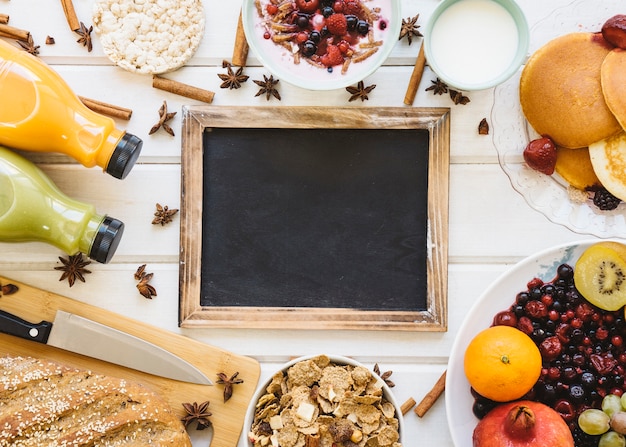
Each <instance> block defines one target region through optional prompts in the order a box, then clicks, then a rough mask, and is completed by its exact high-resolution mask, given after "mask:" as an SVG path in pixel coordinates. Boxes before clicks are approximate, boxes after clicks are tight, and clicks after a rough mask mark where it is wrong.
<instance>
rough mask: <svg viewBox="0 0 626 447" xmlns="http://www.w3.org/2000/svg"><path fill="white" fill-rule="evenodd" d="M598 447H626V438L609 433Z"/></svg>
mask: <svg viewBox="0 0 626 447" xmlns="http://www.w3.org/2000/svg"><path fill="white" fill-rule="evenodd" d="M598 447H626V438H624V435H620V434H619V433H616V432H614V431H608V432H606V433H605V434H603V435H602V436H601V437H600V441H599V442H598Z"/></svg>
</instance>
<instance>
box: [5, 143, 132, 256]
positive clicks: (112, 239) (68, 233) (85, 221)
mask: <svg viewBox="0 0 626 447" xmlns="http://www.w3.org/2000/svg"><path fill="white" fill-rule="evenodd" d="M123 232H124V223H123V222H122V221H120V220H118V219H114V218H112V217H109V216H106V215H101V214H97V213H96V210H95V208H94V206H93V205H90V204H87V203H83V202H80V201H78V200H74V199H72V198H70V197H68V196H66V195H65V194H63V193H62V192H61V191H60V190H59V189H58V188H57V186H56V185H55V184H54V183H53V182H52V180H50V178H49V177H48V176H47V175H46V174H45V173H44V172H43V171H42V170H41V169H39V168H38V167H37V166H36V165H35V164H33V163H31V162H30V161H29V160H26V159H25V158H24V157H22V156H20V155H18V154H17V153H15V152H14V151H11V150H9V149H7V148H4V147H1V146H0V242H34V241H38V242H44V243H47V244H50V245H53V246H55V247H57V248H60V249H61V250H63V251H65V252H66V253H67V254H70V255H74V254H76V253H78V252H81V253H85V254H86V255H87V256H89V257H90V258H91V259H93V260H95V261H98V262H101V263H104V264H105V263H107V262H109V261H110V260H111V258H112V257H113V254H114V253H115V250H116V249H117V246H118V244H119V243H120V239H121V237H122V234H123Z"/></svg>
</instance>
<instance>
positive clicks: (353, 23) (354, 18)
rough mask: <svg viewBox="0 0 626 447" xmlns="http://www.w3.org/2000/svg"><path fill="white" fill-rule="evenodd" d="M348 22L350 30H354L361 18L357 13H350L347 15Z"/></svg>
mask: <svg viewBox="0 0 626 447" xmlns="http://www.w3.org/2000/svg"><path fill="white" fill-rule="evenodd" d="M346 23H347V24H348V31H354V30H355V29H356V25H357V23H359V18H358V17H357V16H355V15H352V14H349V15H347V16H346Z"/></svg>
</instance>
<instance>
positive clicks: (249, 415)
mask: <svg viewBox="0 0 626 447" xmlns="http://www.w3.org/2000/svg"><path fill="white" fill-rule="evenodd" d="M320 355H322V354H320ZM318 356H319V355H307V356H303V357H298V358H296V359H293V360H291V361H290V362H288V363H286V364H285V365H283V367H282V368H280V369H279V370H278V371H277V372H279V371H282V372H285V371H287V370H288V369H289V368H291V367H292V366H293V365H295V364H296V363H299V362H301V361H304V360H309V359H312V358H315V357H318ZM327 356H328V357H329V358H330V361H331V363H332V364H335V365H340V366H341V365H352V366H362V367H364V368H366V366H365V365H363V364H362V363H359V362H357V361H355V360H353V359H351V358H348V357H343V356H340V355H330V354H329V355H327ZM370 371H371V370H370ZM372 374H373V373H372ZM273 375H274V374H272V375H271V376H270V377H269V378H268V379H267V380H265V381H264V382H263V383H261V384H259V387H258V388H257V390H256V392H255V393H254V395H253V396H252V399H251V400H250V404H249V405H248V409H247V411H246V416H245V420H244V425H243V431H242V433H243V435H244V436H246V439H247V440H248V442H247V445H248V446H250V447H252V445H253V444H252V442H250V440H249V436H248V433H249V432H250V428H251V427H252V422H253V421H254V413H255V409H256V404H257V402H258V401H259V398H261V396H263V395H264V394H267V392H266V388H267V386H268V385H269V384H270V383H271V381H272V376H273ZM379 380H380V383H381V386H382V390H383V397H384V398H385V399H386V400H387V401H388V402H390V403H391V404H392V405H393V407H394V408H395V410H396V415H395V417H396V418H397V419H398V432H399V434H400V439H399V441H398V442H400V443H402V439H403V438H402V434H403V432H404V428H403V427H404V422H403V418H402V410H401V409H400V405H399V404H398V402H397V401H396V399H395V397H394V395H393V393H392V392H391V389H390V388H389V386H388V385H387V384H386V383H385V382H384V381H383V380H382V379H379Z"/></svg>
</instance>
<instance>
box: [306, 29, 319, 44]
mask: <svg viewBox="0 0 626 447" xmlns="http://www.w3.org/2000/svg"><path fill="white" fill-rule="evenodd" d="M309 40H311V41H312V42H313V43H319V42H320V40H322V35H321V34H320V33H319V31H311V34H309Z"/></svg>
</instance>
